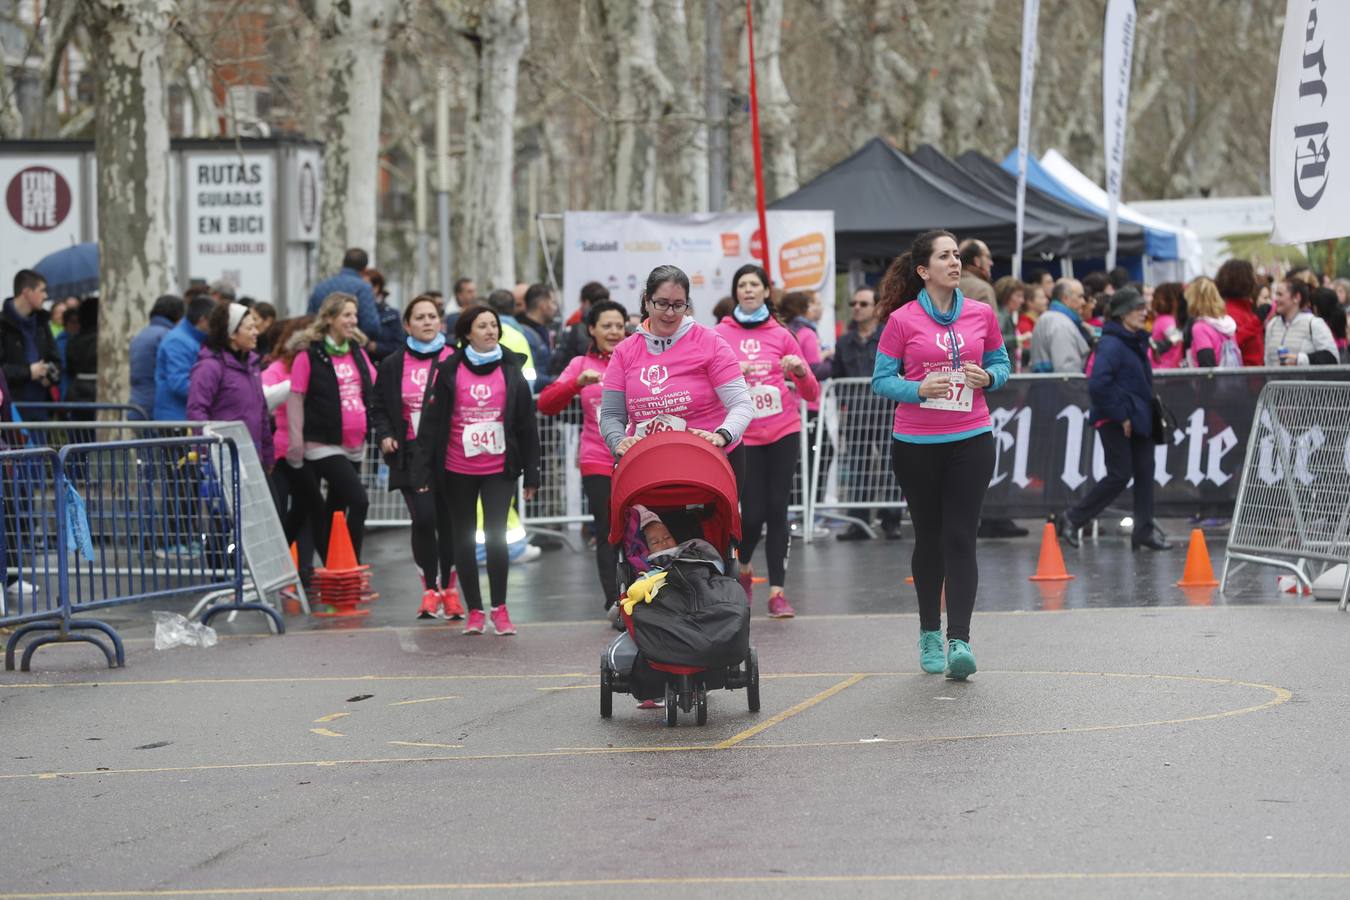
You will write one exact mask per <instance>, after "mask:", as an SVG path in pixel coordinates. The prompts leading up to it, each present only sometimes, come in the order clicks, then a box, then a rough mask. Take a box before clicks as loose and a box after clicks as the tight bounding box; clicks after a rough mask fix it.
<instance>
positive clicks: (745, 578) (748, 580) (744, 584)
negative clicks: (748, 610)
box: [736, 572, 755, 603]
mask: <svg viewBox="0 0 1350 900" xmlns="http://www.w3.org/2000/svg"><path fill="white" fill-rule="evenodd" d="M736 580H737V581H739V582H740V583H741V590H743V591H745V602H746V603H752V602H754V601H753V600H751V597H752V592H753V591H754V587H755V576H754V574H753V573H751V572H742V573H740V574H739V575H737V576H736Z"/></svg>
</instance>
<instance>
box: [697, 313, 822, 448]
mask: <svg viewBox="0 0 1350 900" xmlns="http://www.w3.org/2000/svg"><path fill="white" fill-rule="evenodd" d="M717 333H718V334H719V335H721V336H722V339H723V340H724V341H726V342H727V344H728V345H729V346H730V347H731V352H732V353H735V354H736V357H737V359H738V360H740V361H741V362H745V363H748V364H749V366H750V369H749V371H748V372H746V375H745V382H746V384H748V385H749V386H750V402H751V403H752V404H753V405H754V408H755V411H754V418H753V419H751V420H750V427H749V428H747V429H746V430H745V443H746V445H747V446H750V447H762V446H764V445H766V444H772V443H774V442H775V441H778V440H781V439H783V438H785V437H787V436H788V435H789V434H796V433H797V432H799V431H801V430H802V417H801V413H800V412H799V411H798V409H797V400H798V397H799V395H800V398H801V399H803V400H811V399H814V398H818V397H819V396H820V384H819V383H818V382H817V381H816V376H814V375H812V374H811V370H810V369H809V368H808V369H807V370H806V376H805V377H801V376H797V375H794V376H792V380H791V381H790V382H789V381H788V380H787V378H785V377H784V375H783V367H782V365H780V362H781V361H782V359H783V357H784V356H789V355H800V349H801V348H800V347H799V346H798V344H797V339H796V338H794V337H793V336H792V332H790V331H788V330H787V329H786V328H784V327H783V326H782V325H779V324H778V323H777V322H773V321H769V322H765V323H764V324H763V325H760V326H758V327H756V328H746V327H745V326H743V325H741V323H740V322H737V321H736V319H735V317H734V316H727V317H726V318H725V319H723V320H722V321H721V322H720V323H719V324H718V326H717Z"/></svg>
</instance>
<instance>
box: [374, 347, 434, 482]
mask: <svg viewBox="0 0 1350 900" xmlns="http://www.w3.org/2000/svg"><path fill="white" fill-rule="evenodd" d="M439 355H440V351H439V350H438V351H437V352H436V353H417V352H415V351H413V350H409V349H408V345H407V344H406V343H404V344H400V345H399V347H398V348H397V349H396V350H394V351H392V352H391V353H390V354H389V355H388V356H386V357H385V358H384V359H382V360H380V368H379V376H378V377H377V378H376V379H375V391H374V403H372V404H371V406H370V409H369V410H368V411H367V412H368V414H369V417H370V427H371V430H372V431H373V432H374V434H375V443H376V444H380V443H383V441H384V439H385V438H388V437H391V438H393V439H394V440H396V441H398V449H397V450H395V451H394V452H393V453H386V454H385V455H384V461H385V463H386V464H387V465H388V466H389V490H391V491H396V490H402V489H403V488H410V487H412V486H413V483H412V463H413V452H412V444H411V443H410V442H409V441H408V428H409V427H410V424H411V423H409V421H408V417H407V416H405V415H403V360H404V357H405V356H414V357H418V358H420V359H435V358H436V357H437V356H439ZM432 370H433V371H435V365H434V364H433V366H432Z"/></svg>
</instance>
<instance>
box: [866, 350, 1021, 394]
mask: <svg viewBox="0 0 1350 900" xmlns="http://www.w3.org/2000/svg"><path fill="white" fill-rule="evenodd" d="M878 355H880V354H878ZM980 368H981V369H984V370H985V371H986V372H988V373H989V377H990V378H991V379H993V380H992V381H990V382H989V387H987V388H985V390H986V391H996V390H998V389H999V388H1001V387H1003V385H1005V384H1007V383H1008V376H1009V375H1011V374H1012V363H1011V362H1009V361H1008V348H1007V347H1006V346H1004V345H1003V344H1000V345H999V346H997V347H995V348H994V349H993V350H990V351H989V352H988V353H986V354H985V355H984V359H982V360H981V361H980Z"/></svg>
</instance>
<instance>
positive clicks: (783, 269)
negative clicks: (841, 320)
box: [560, 210, 835, 346]
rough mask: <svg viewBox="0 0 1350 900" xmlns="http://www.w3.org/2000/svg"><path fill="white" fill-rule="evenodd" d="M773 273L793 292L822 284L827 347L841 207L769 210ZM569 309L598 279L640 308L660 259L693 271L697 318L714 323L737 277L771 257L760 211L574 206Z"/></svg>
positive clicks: (566, 263) (568, 217)
mask: <svg viewBox="0 0 1350 900" xmlns="http://www.w3.org/2000/svg"><path fill="white" fill-rule="evenodd" d="M768 228H769V260H770V272H771V275H772V278H773V280H774V282H775V285H776V286H780V287H782V288H784V289H785V290H788V291H816V292H817V293H818V294H819V295H820V300H821V306H822V309H823V311H824V315H823V317H822V319H821V321H820V322H819V323H818V325H817V332H818V334H819V335H820V342H821V344H822V345H823V346H830V345H832V344H833V343H834V299H835V297H834V262H835V260H834V213H833V211H830V210H825V211H814V210H806V211H802V210H769V212H768ZM563 235H564V250H563V287H562V292H563V296H562V297H561V298H560V300H561V302H562V314H563V316H564V317H566V316H568V315H570V314H571V312H572V310H574V309H576V307H577V304H578V303H579V302H580V300H579V297H580V293H581V287H582V285H584V284H586V283H587V282H590V281H598V282H600V283H601V284H604V285H606V286H607V287H608V288H609V292H610V295H611V296H612V297H613V298H614V299H615V300H617V301H619V302H620V303H622V304H623V305H624V306H625V307H627V308H628V310H629V312H637V310H638V303H639V299H640V298H641V296H642V289H643V285H644V284H645V282H646V279H647V274H648V273H649V272H651V270H652V269H654V268H656V267H657V266H659V265H664V264H670V265H676V266H679V267H680V268H681V269H683V270H684V272H685V274H687V275H688V276H689V281H690V286H691V290H690V294H691V299H692V300H693V302H694V317H695V318H696V319H697V320H698V321H699V322H702V323H704V324H705V325H712V324H714V323H713V321H712V308H713V306H714V304H716V303H717V301H718V300H720V299H721V298H722V297H726V296H729V295H730V294H731V276H732V275H733V274H734V273H735V271H736V270H737V269H738V268H740V267H741V266H742V265H744V264H745V263H748V262H753V261H755V260H756V258H763V252H764V251H763V246H762V236H761V235H760V231H759V222H758V217H757V216H756V214H755V213H753V212H745V213H701V214H692V215H657V214H650V213H616V212H569V213H566V214H565V215H564V216H563Z"/></svg>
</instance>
